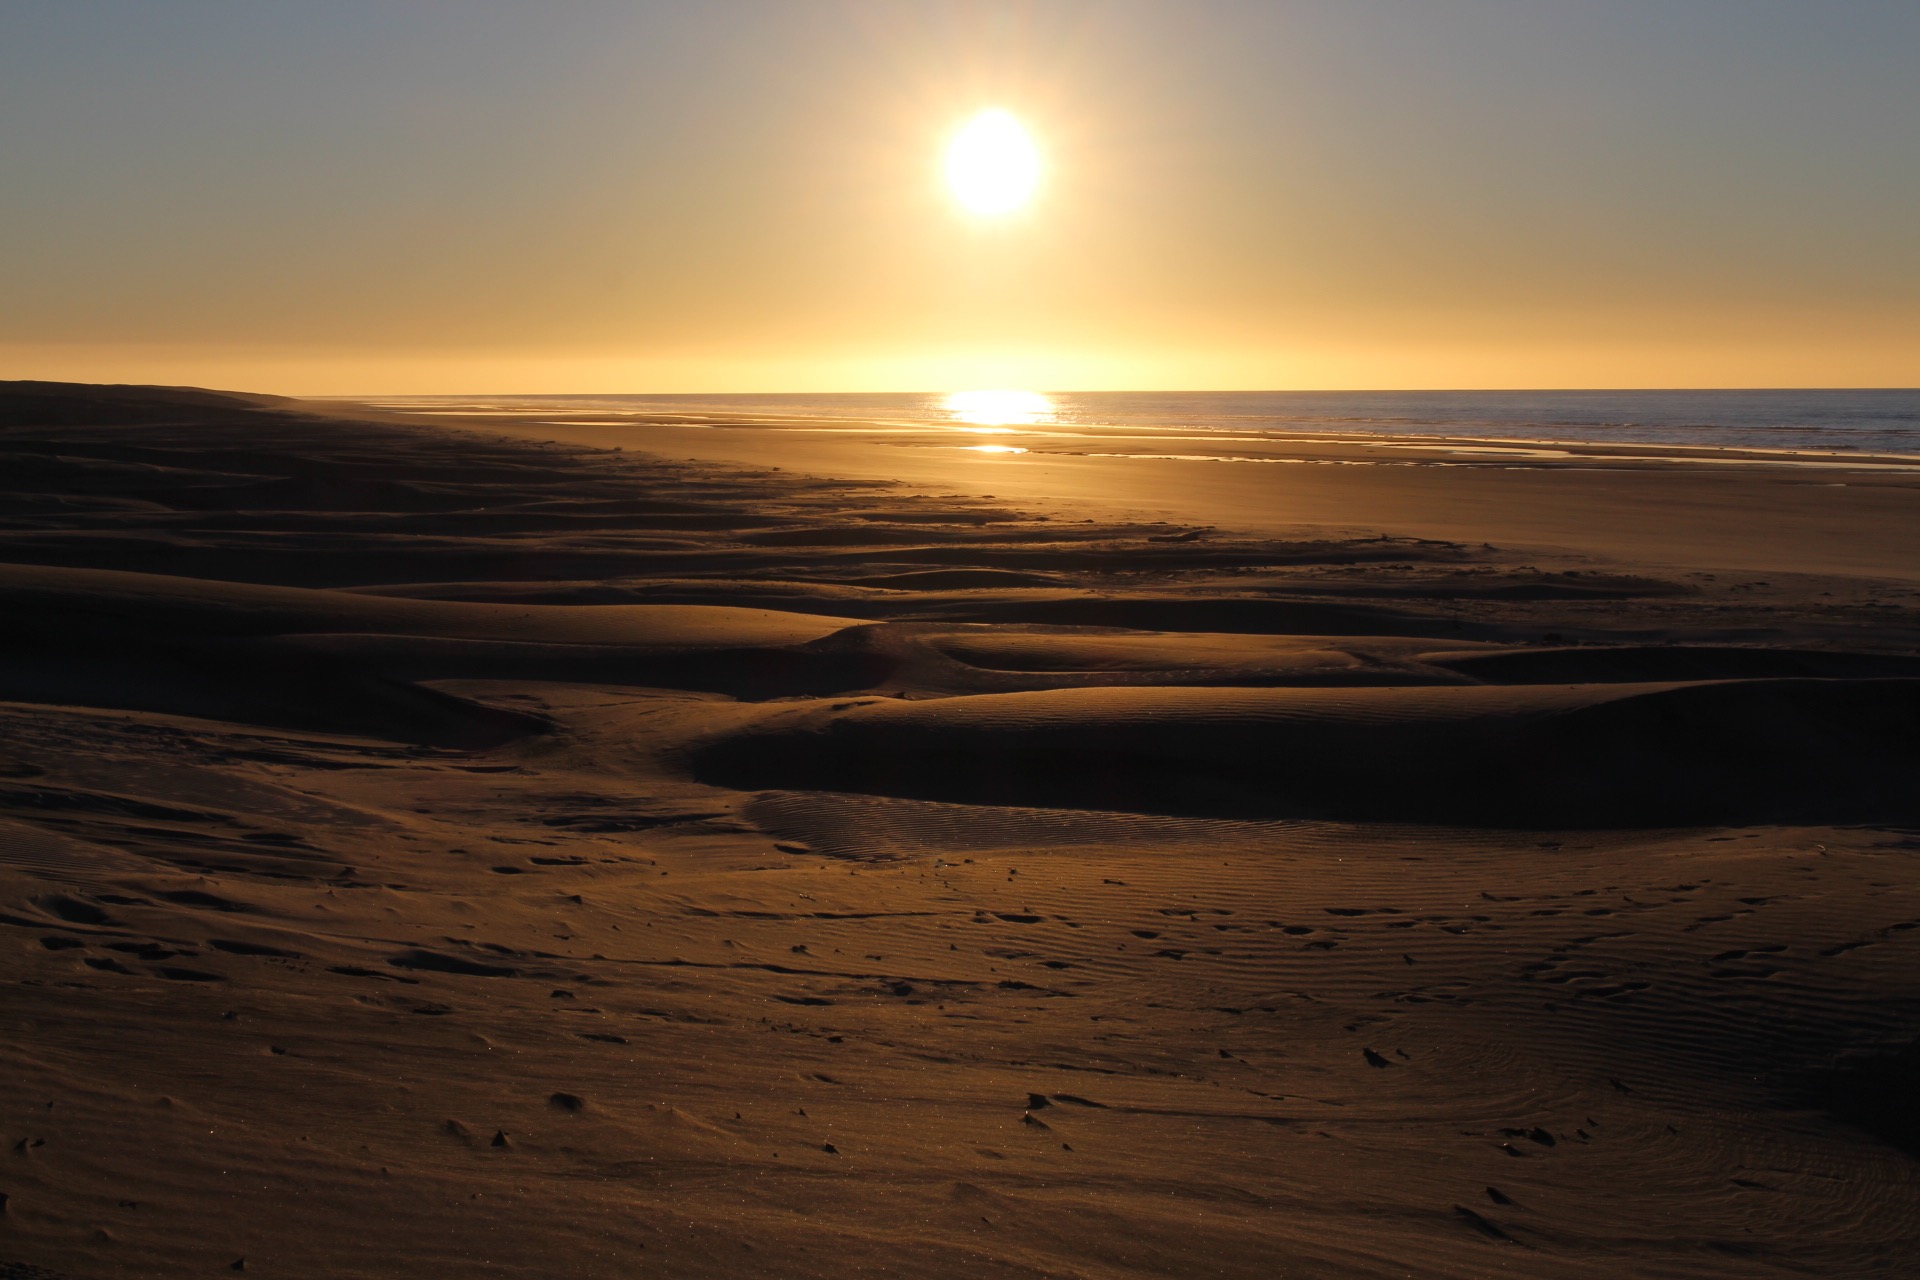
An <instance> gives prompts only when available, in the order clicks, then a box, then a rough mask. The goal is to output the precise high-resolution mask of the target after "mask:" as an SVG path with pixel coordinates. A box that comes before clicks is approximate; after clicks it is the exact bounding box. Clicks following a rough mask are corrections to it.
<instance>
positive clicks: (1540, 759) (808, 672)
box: [0, 386, 1920, 1280]
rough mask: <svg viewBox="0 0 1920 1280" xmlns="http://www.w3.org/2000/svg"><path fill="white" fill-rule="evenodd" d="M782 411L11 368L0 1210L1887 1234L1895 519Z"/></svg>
mask: <svg viewBox="0 0 1920 1280" xmlns="http://www.w3.org/2000/svg"><path fill="white" fill-rule="evenodd" d="M776 443H777V442H776ZM769 447H771V446H769ZM794 461H795V459H794V458H791V457H783V456H777V455H774V454H769V455H767V457H766V458H765V459H763V462H764V465H769V466H771V465H779V466H783V467H786V468H787V470H784V471H781V472H780V473H778V474H775V473H772V472H764V471H762V472H746V471H740V470H727V469H724V468H718V467H714V466H710V465H706V464H690V463H686V462H680V463H672V464H670V463H666V462H662V461H659V460H657V459H648V458H641V457H634V456H629V455H614V454H610V453H603V452H594V451H582V450H580V449H578V448H576V447H570V446H550V445H542V444H540V443H538V442H527V441H516V440H513V439H510V438H505V437H502V436H500V435H498V434H491V435H473V434H466V433H463V432H462V431H460V430H458V429H448V428H445V427H420V426H414V425H411V424H405V423H401V422H397V421H381V420H379V419H378V417H377V415H368V416H365V417H362V418H360V419H357V420H352V421H347V420H339V421H332V420H323V419H319V418H316V417H314V416H312V415H311V413H310V412H309V411H307V410H304V409H302V408H301V407H300V406H295V405H287V404H284V403H279V402H274V401H271V400H265V399H241V398H235V399H223V398H220V397H217V396H212V395H211V394H209V393H171V392H161V391H156V390H153V389H74V388H59V387H46V386H40V387H15V388H13V389H12V390H10V391H8V392H6V393H5V394H0V491H4V492H0V513H3V514H0V683H3V687H0V699H5V701H4V702H0V725H4V734H0V981H4V982H5V983H6V986H5V988H4V989H5V991H6V996H7V1001H6V1005H5V1008H4V1015H5V1017H6V1019H7V1027H8V1033H9V1034H8V1035H7V1036H6V1037H5V1038H4V1039H3V1040H0V1080H4V1083H5V1088H4V1089H0V1139H4V1147H0V1195H4V1197H5V1199H4V1200H0V1275H20V1276H44V1275H49V1274H51V1275H54V1276H64V1277H71V1278H73V1280H87V1278H89V1277H107V1276H143V1277H144V1276H190V1275H205V1274H209V1273H227V1272H228V1269H229V1268H230V1267H233V1266H235V1265H236V1264H239V1263H241V1262H242V1260H244V1269H245V1271H246V1272H247V1273H249V1274H265V1275H284V1276H303V1277H304V1276H320V1275H324V1276H329V1277H335V1276H436V1277H437V1276H448V1275H463V1276H464V1275H475V1276H482V1275H484V1276H526V1277H552V1276H574V1275H578V1276H627V1275H633V1274H663V1275H675V1276H679V1275H690V1276H691V1275H714V1276H720V1275H726V1276H739V1275H800V1276H844V1275H857V1274H884V1275H925V1276H942V1275H954V1276H969V1277H972V1276H1009V1277H1013V1276H1023V1277H1041V1276H1049V1277H1051V1276H1089V1277H1094V1276H1098V1277H1139V1276H1155V1275H1165V1276H1193V1275H1222V1276H1249V1277H1252V1276H1261V1277H1266V1276H1301V1277H1325V1276H1351V1277H1386V1276H1417V1277H1477V1276H1484V1275H1514V1276H1539V1277H1562V1276H1593V1277H1602V1276H1605V1277H1616V1276H1622V1275H1634V1276H1672V1277H1680V1276H1687V1277H1693V1276H1725V1277H1757V1276H1805V1275H1832V1276H1867V1275H1886V1276H1900V1275H1908V1274H1912V1270H1913V1257H1914V1253H1913V1249H1914V1244H1913V1242H1914V1240H1915V1239H1916V1237H1917V1236H1920V1219H1917V1218H1916V1213H1915V1205H1916V1204H1917V1203H1920V1199H1917V1198H1916V1193H1920V1164H1917V1163H1916V1162H1915V1158H1914V1154H1913V1153H1914V1152H1916V1151H1920V1113H1917V1112H1916V1108H1915V1106H1914V1104H1913V1097H1914V1096H1915V1090H1916V1086H1920V1050H1916V1049H1914V1048H1911V1047H1908V1048H1906V1049H1905V1051H1904V1054H1903V1053H1902V1047H1903V1046H1912V1045H1913V1044H1914V1043H1915V1037H1916V1035H1917V1034H1920V980H1917V979H1916V977H1915V975H1916V974H1917V973H1920V968H1917V967H1916V965H1915V960H1916V958H1920V951H1917V950H1916V948H1920V881H1917V880H1916V878H1915V876H1914V875H1913V874H1912V865H1913V859H1914V857H1915V856H1916V853H1917V852H1920V834H1916V830H1915V826H1916V824H1920V813H1916V812H1915V810H1916V807H1920V801H1916V798H1915V796H1916V794H1917V793H1916V792H1915V791H1914V789H1913V788H1912V786H1911V785H1910V782H1911V779H1912V777H1913V776H1914V775H1915V773H1916V765H1920V760H1916V758H1915V756H1916V747H1915V743H1916V742H1920V735H1916V733H1915V729H1916V728H1920V692H1917V690H1920V674H1917V673H1920V647H1917V646H1916V643H1915V636H1916V628H1915V621H1916V619H1915V615H1914V610H1913V605H1912V600H1913V597H1912V596H1911V595H1909V594H1903V593H1904V592H1905V588H1904V587H1902V586H1901V585H1900V584H1899V583H1897V582H1894V581H1890V580H1888V579H1887V578H1886V577H1874V576H1872V574H1871V569H1872V565H1873V563H1875V557H1876V556H1878V557H1880V558H1881V559H1884V558H1885V556H1886V555H1887V554H1890V553H1887V552H1885V551H1884V550H1882V551H1880V552H1874V553H1872V554H1868V555H1865V556H1863V557H1862V560H1861V563H1862V564H1863V565H1865V566H1866V567H1865V568H1862V569H1860V570H1859V572H1858V573H1856V574H1855V575H1853V576H1842V575H1836V574H1834V573H1833V572H1831V571H1830V566H1829V565H1828V559H1830V554H1829V553H1830V550H1831V546H1837V545H1839V543H1837V542H1836V543H1833V544H1830V546H1829V550H1821V551H1819V552H1818V554H1816V555H1812V556H1810V557H1808V558H1806V559H1803V560H1800V561H1793V560H1790V559H1787V560H1781V561H1779V562H1777V563H1773V562H1769V565H1768V567H1767V569H1766V577H1765V578H1764V579H1763V578H1758V577H1755V576H1753V575H1752V574H1742V575H1728V574H1727V573H1725V572H1724V566H1725V564H1726V563H1728V562H1726V561H1715V562H1713V564H1714V567H1713V568H1711V569H1687V570H1673V569H1671V568H1662V567H1658V566H1657V565H1649V564H1645V563H1641V564H1634V563H1626V562H1621V561H1614V560H1605V559H1601V558H1598V557H1597V556H1594V555H1591V554H1590V555H1589V558H1586V559H1579V558H1574V556H1573V554H1572V553H1571V552H1566V553H1563V554H1562V555H1560V556H1559V557H1553V558H1549V557H1544V556H1543V555H1542V554H1540V553H1539V552H1538V551H1534V550H1530V551H1529V552H1528V553H1527V554H1526V555H1524V556H1520V555H1515V554H1512V553H1509V552H1507V551H1504V550H1502V549H1501V548H1499V547H1497V546H1483V545H1482V543H1483V542H1487V541H1495V540H1496V539H1492V538H1488V537H1476V538H1471V539H1466V538H1462V539H1459V540H1450V541H1435V540H1431V539H1428V540H1418V539H1415V538H1411V537H1407V536H1398V535H1396V536H1392V537H1385V538H1382V537H1380V536H1379V535H1378V534H1376V533H1373V532H1370V531H1367V526H1369V525H1373V526H1375V527H1383V526H1387V525H1389V524H1390V523H1391V522H1392V521H1391V518H1390V517H1391V512H1389V511H1388V510H1387V504H1389V503H1390V502H1391V501H1392V500H1393V498H1394V495H1395V494H1396V493H1398V492H1400V490H1398V489H1396V488H1395V486H1394V485H1391V484H1389V485H1386V486H1385V487H1383V488H1379V489H1376V490H1373V491H1370V492H1372V493H1373V494H1374V497H1373V499H1371V501H1373V503H1374V504H1375V505H1373V506H1371V507H1370V506H1368V505H1367V504H1366V502H1362V501H1358V500H1356V502H1355V503H1354V505H1352V506H1351V508H1350V511H1349V516H1350V519H1349V520H1347V521H1343V524H1350V525H1355V526H1360V531H1359V532H1356V533H1353V534H1352V535H1351V536H1349V535H1347V534H1344V533H1338V532H1334V531H1329V530H1318V531H1309V532H1307V533H1303V534H1301V535H1299V536H1293V537H1286V538H1275V537H1270V536H1259V535H1258V534H1234V533H1227V532H1218V531H1215V532H1197V531H1196V530H1195V529H1193V528H1189V527H1180V526H1175V525H1168V524H1154V523H1151V522H1145V523H1143V522H1139V521H1136V520H1132V519H1126V518H1115V519H1111V520H1110V519H1106V518H1104V516H1102V517H1098V518H1095V519H1092V520H1089V519H1088V518H1087V514H1088V513H1087V511H1086V510H1085V509H1079V510H1076V509H1073V508H1072V507H1070V506H1066V505H1060V506H1053V505H1045V504H1036V505H1035V506H1033V507H1031V508H1016V507H1013V506H1008V505H1001V504H999V502H998V501H997V500H995V501H989V500H986V499H982V498H973V499H965V498H944V499H943V498H935V497H931V496H929V495H927V494H925V493H924V492H920V491H917V490H912V489H907V488H902V487H899V486H890V485H877V484H874V483H871V482H867V481H860V480H856V481H836V480H816V479H807V478H804V477H796V476H794V475H793V474H792V470H793V463H794ZM1275 470H1278V468H1275ZM1329 470H1331V469H1329ZM1342 470H1343V471H1344V470H1347V469H1342ZM1351 472H1352V473H1353V474H1356V475H1364V474H1378V475H1386V474H1388V472H1387V471H1386V470H1380V471H1377V472H1372V473H1369V472H1367V471H1365V469H1360V468H1354V469H1351ZM1447 474H1451V473H1450V472H1447V471H1446V470H1445V469H1435V472H1434V475H1435V477H1444V476H1445V475H1447ZM1662 474H1663V475H1664V474H1665V473H1662ZM1502 476H1504V477H1505V479H1501V478H1500V477H1502ZM1537 480H1538V475H1537V473H1533V472H1511V473H1508V472H1494V471H1479V472H1476V473H1475V478H1474V480H1473V481H1472V483H1473V484H1474V485H1476V486H1493V485H1498V484H1504V485H1506V486H1508V490H1509V491H1510V492H1511V493H1512V494H1514V495H1515V496H1516V501H1517V502H1519V503H1520V504H1521V505H1523V506H1524V505H1525V503H1527V502H1531V501H1534V500H1535V499H1536V498H1537V497H1538V495H1539V493H1540V492H1541V490H1540V489H1539V488H1538V486H1537V484H1536V481H1537ZM1440 482H1441V481H1440V479H1439V478H1431V479H1429V480H1428V481H1427V483H1431V484H1435V485H1438V484H1440ZM1661 483H1662V484H1664V485H1667V486H1669V488H1668V490H1667V492H1668V493H1669V494H1671V493H1672V492H1674V491H1675V489H1674V487H1673V486H1674V485H1675V484H1676V482H1674V481H1672V480H1670V479H1669V480H1663V481H1661ZM1719 483H1720V481H1719V480H1713V479H1708V480H1705V481H1703V482H1702V484H1703V485H1706V486H1708V488H1703V489H1701V490H1699V492H1701V493H1703V494H1708V495H1709V497H1708V498H1707V499H1703V500H1704V501H1707V504H1708V505H1709V506H1710V505H1712V502H1714V501H1718V500H1719V499H1718V498H1712V497H1711V494H1713V493H1718V494H1721V495H1722V496H1724V494H1725V493H1726V492H1727V491H1726V490H1725V489H1724V488H1723V489H1719V490H1712V489H1711V486H1712V485H1714V484H1719ZM1359 492H1364V491H1359ZM1113 497H1114V501H1115V507H1114V508H1112V509H1118V508H1120V507H1123V506H1124V505H1125V495H1113ZM1882 500H1884V499H1875V500H1873V501H1866V502H1863V503H1862V504H1861V505H1860V506H1859V508H1858V509H1857V512H1856V515H1855V516H1848V511H1849V508H1846V507H1845V506H1836V507H1831V508H1827V509H1826V510H1828V513H1829V515H1830V516H1831V517H1832V518H1833V519H1836V520H1843V521H1844V519H1849V518H1851V519H1856V523H1855V525H1854V526H1853V528H1852V533H1853V536H1855V537H1856V538H1858V539H1860V540H1862V541H1863V542H1869V543H1870V542H1872V540H1873V539H1875V538H1877V537H1880V536H1881V535H1882V534H1885V533H1886V531H1885V530H1884V529H1882V528H1880V527H1879V525H1878V524H1876V522H1877V521H1879V520H1880V518H1881V516H1882V515H1883V512H1882V511H1881V509H1880V507H1879V506H1878V505H1876V502H1878V501H1882ZM1375 515H1379V516H1380V518H1379V519H1378V520H1377V521H1375V520H1373V519H1372V517H1373V516H1375ZM1577 515H1578V512H1562V513H1560V514H1559V515H1558V516H1557V517H1556V518H1557V519H1561V520H1563V521H1573V520H1575V518H1576V516H1577ZM1588 516H1589V518H1591V519H1594V520H1597V521H1598V520H1603V519H1604V518H1605V517H1606V516H1607V512H1606V511H1600V512H1598V513H1595V512H1591V511H1590V512H1589V513H1588ZM1218 523H1221V524H1225V523H1226V522H1225V521H1224V520H1221V521H1218ZM1717 536H1721V537H1722V538H1723V540H1724V539H1725V537H1726V535H1724V534H1722V535H1717ZM1888 536H1890V537H1893V538H1895V540H1896V541H1897V538H1898V537H1900V536H1905V535H1904V534H1897V535H1888ZM1766 554H1767V553H1766V552H1765V551H1764V549H1761V550H1756V549H1754V548H1752V547H1749V548H1747V549H1746V550H1745V551H1743V552H1742V555H1745V556H1747V557H1748V559H1749V561H1753V560H1762V559H1764V558H1765V556H1766Z"/></svg>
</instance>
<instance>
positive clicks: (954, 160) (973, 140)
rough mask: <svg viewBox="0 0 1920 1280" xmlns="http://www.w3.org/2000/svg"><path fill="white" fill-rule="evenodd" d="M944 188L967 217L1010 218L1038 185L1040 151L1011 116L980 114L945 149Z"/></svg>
mask: <svg viewBox="0 0 1920 1280" xmlns="http://www.w3.org/2000/svg"><path fill="white" fill-rule="evenodd" d="M947 185H948V186H949V187H951V188H952V189H953V194H954V196H955V197H956V198H957V199H958V200H959V201H960V203H961V204H962V205H964V206H965V207H966V208H967V210H968V211H969V212H971V213H976V214H980V215H982V216H983V217H994V216H997V215H1000V214H1006V213H1012V212H1013V211H1014V210H1015V209H1018V208H1020V207H1021V206H1022V205H1024V204H1026V203H1027V202H1028V201H1030V200H1032V199H1033V193H1034V191H1035V190H1036V189H1037V188H1038V187H1039V185H1040V148H1039V147H1037V146H1035V145H1034V141H1033V135H1031V134H1029V133H1028V132H1027V130H1026V126H1025V125H1023V124H1021V123H1020V121H1019V120H1017V119H1015V118H1014V116H1013V114H1012V113H1011V112H1007V111H1001V110H998V109H995V110H991V111H982V112H981V113H980V114H979V115H977V116H975V117H974V118H973V119H972V120H970V121H968V122H967V124H966V125H965V126H964V127H963V128H962V129H961V130H960V132H958V133H956V134H955V135H954V136H953V141H952V142H951V143H949V144H948V145H947Z"/></svg>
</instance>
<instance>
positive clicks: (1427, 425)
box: [380, 389, 1920, 456]
mask: <svg viewBox="0 0 1920 1280" xmlns="http://www.w3.org/2000/svg"><path fill="white" fill-rule="evenodd" d="M380 403H382V404H387V405H391V406H393V407H395V408H411V409H416V410H425V411H438V412H443V413H451V412H475V411H478V412H494V413H510V414H514V415H521V414H551V415H552V416H553V417H554V418H555V420H556V421H582V420H586V419H589V418H591V419H594V420H596V421H603V422H609V423H614V422H618V421H620V420H621V419H622V418H626V417H633V418H643V417H652V416H657V415H661V414H669V415H675V416H685V417H688V418H692V419H695V420H698V419H702V418H711V419H725V418H729V417H734V418H740V417H749V418H776V419H793V418H799V419H808V418H819V419H833V418H840V419H846V418H854V419H862V420H868V421H882V422H895V423H908V424H922V423H924V424H928V425H937V424H958V423H975V424H978V423H982V422H987V423H989V424H990V423H992V422H994V421H995V420H998V421H999V422H1000V423H1001V424H1003V425H1004V424H1011V425H1014V426H1017V427H1031V428H1036V429H1040V430H1045V429H1046V428H1048V427H1053V428H1056V429H1071V428H1073V427H1075V426H1113V427H1131V428H1166V429H1173V430H1179V431H1193V432H1208V433H1220V432H1234V433H1239V432H1244V433H1249V434H1256V433H1270V432H1271V433H1287V434H1298V433H1307V434H1334V435H1355V434H1367V435H1389V436H1410V435H1411V436H1421V435H1438V436H1450V437H1456V438H1459V437H1466V438H1473V439H1486V440H1522V441H1554V442H1561V443H1567V442H1572V443H1582V444H1635V445H1675V446H1690V447H1705V448H1716V449H1767V450H1808V451H1815V452H1822V453H1846V454H1894V455H1905V456H1920V389H1905V390H1830V391H1822V390H1814V391H1790V390H1767V391H1067V392H1061V391H1054V392H1045V393H1032V392H1020V393H1010V394H1009V393H1001V395H1000V397H999V400H998V403H999V405H1000V406H1001V407H1000V408H999V409H998V411H996V410H994V409H993V408H992V407H991V406H993V405H994V404H995V403H996V401H995V397H994V396H992V395H988V396H986V397H984V398H983V397H982V396H981V395H979V393H974V394H973V396H972V397H971V398H968V397H967V396H965V395H960V396H956V395H955V394H954V393H949V392H938V393H924V394H923V393H900V392H875V393H865V394H839V395H835V394H794V395H765V394H761V395H631V396H629V395H581V396H568V395H551V396H406V397H394V398H387V399H382V400H381V401H380ZM983 403H984V404H985V405H987V406H989V407H988V409H987V410H986V412H984V413H983V412H982V405H983Z"/></svg>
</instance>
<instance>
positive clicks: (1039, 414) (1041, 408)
mask: <svg viewBox="0 0 1920 1280" xmlns="http://www.w3.org/2000/svg"><path fill="white" fill-rule="evenodd" d="M944 407H945V409H946V411H947V412H948V413H950V414H952V415H953V420H954V421H955V422H965V423H971V424H972V425H973V426H974V427H976V428H979V427H1010V426H1020V427H1026V426H1032V425H1033V424H1034V423H1036V422H1051V421H1052V420H1053V401H1051V400H1049V399H1048V398H1047V397H1045V396H1043V395H1041V394H1040V393H1039V392H1038V391H956V392H954V393H953V394H952V395H950V396H948V397H947V399H946V403H945V405H944Z"/></svg>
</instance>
